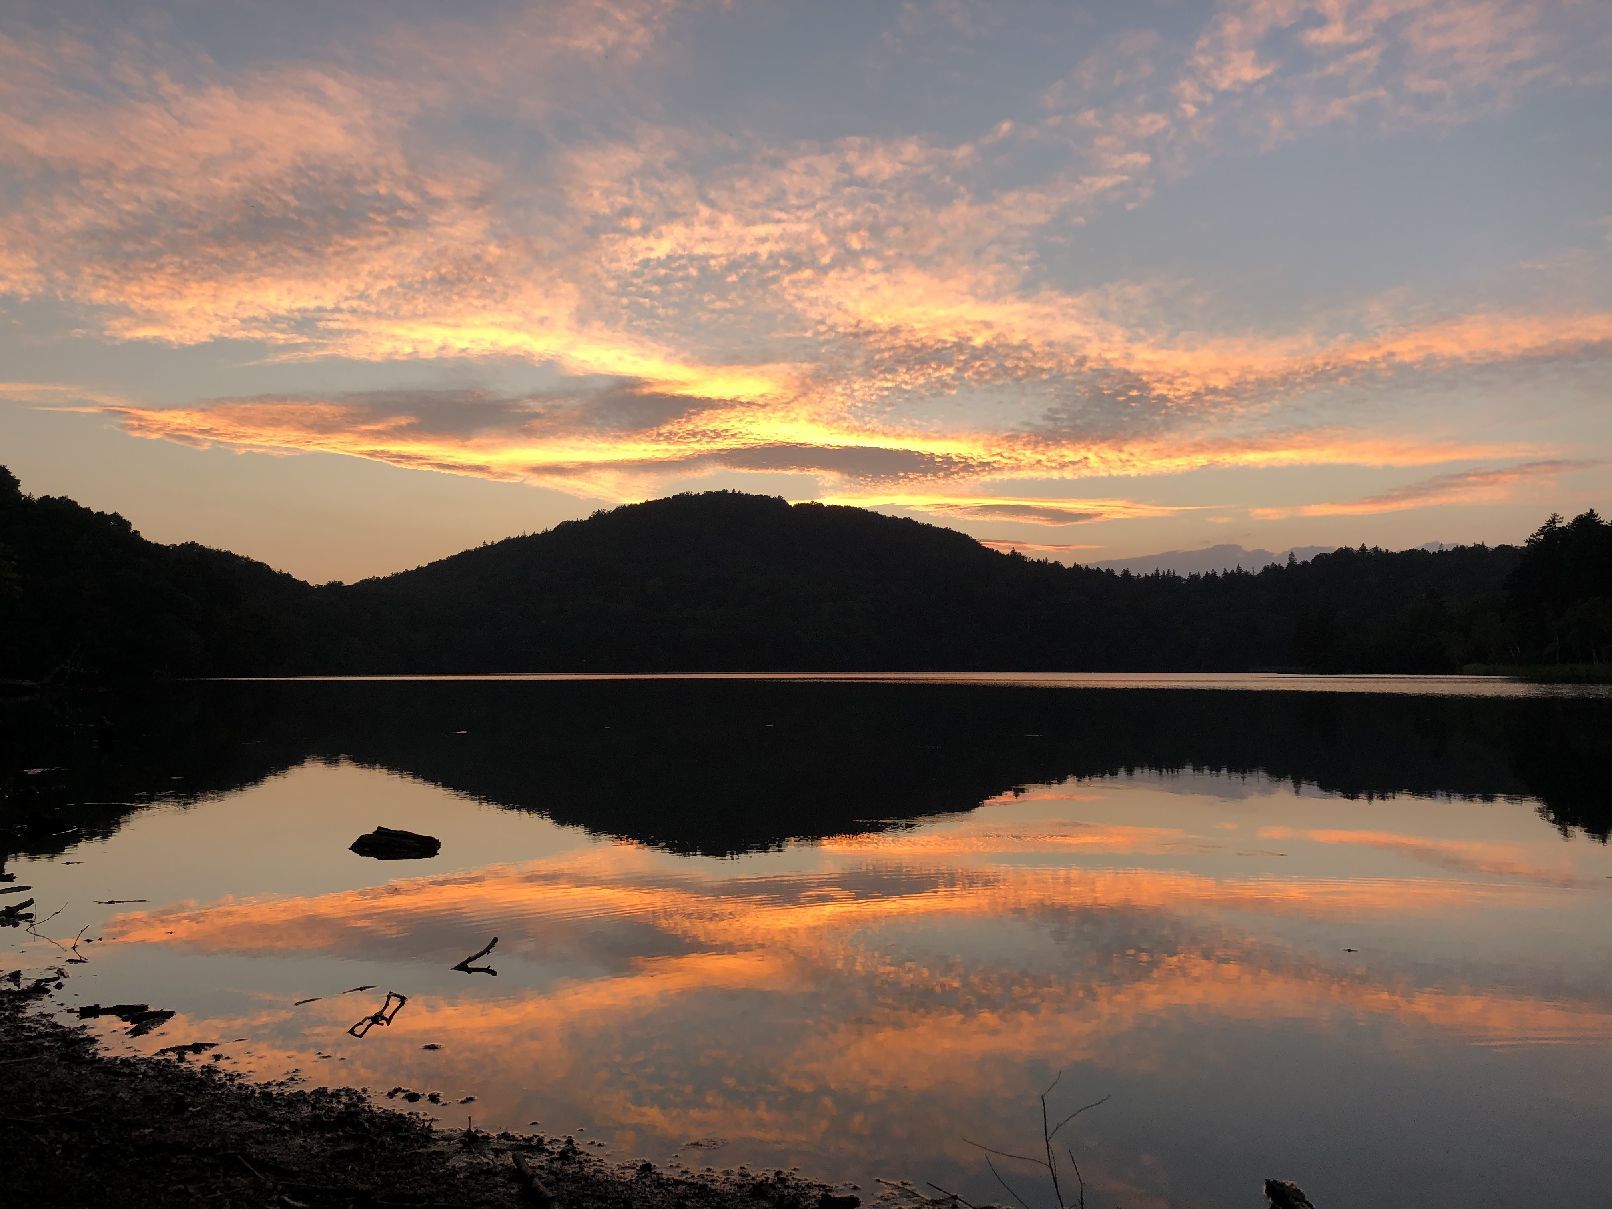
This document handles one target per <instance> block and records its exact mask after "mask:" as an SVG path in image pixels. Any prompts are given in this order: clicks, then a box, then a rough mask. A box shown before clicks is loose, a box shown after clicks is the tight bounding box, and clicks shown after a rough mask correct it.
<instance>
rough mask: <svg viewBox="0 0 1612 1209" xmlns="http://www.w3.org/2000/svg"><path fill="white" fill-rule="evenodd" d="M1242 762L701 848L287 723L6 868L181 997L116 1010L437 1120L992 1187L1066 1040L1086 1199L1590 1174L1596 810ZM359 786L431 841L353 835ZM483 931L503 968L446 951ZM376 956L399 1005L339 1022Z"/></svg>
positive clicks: (1599, 872) (1435, 1185)
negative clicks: (77, 843)
mask: <svg viewBox="0 0 1612 1209" xmlns="http://www.w3.org/2000/svg"><path fill="white" fill-rule="evenodd" d="M1234 786H1235V787H1236V790H1237V791H1236V792H1231V793H1227V792H1225V791H1226V790H1228V789H1231V788H1233V787H1234ZM1245 788H1246V783H1244V782H1241V781H1239V782H1231V781H1229V780H1227V779H1224V778H1219V777H1214V776H1209V775H1190V776H1184V777H1169V778H1161V777H1153V776H1141V777H1134V778H1116V779H1092V780H1087V781H1083V782H1080V783H1069V784H1066V785H1063V786H1038V787H1031V788H1030V789H1029V790H1027V791H1026V792H1024V793H1022V794H1017V795H1012V794H1010V795H1004V796H1002V797H1001V798H999V799H994V800H992V801H990V802H987V803H986V804H985V805H984V806H982V807H981V808H980V809H979V810H977V811H974V812H972V813H970V814H968V815H965V816H961V817H956V818H949V819H946V820H942V821H938V822H930V823H926V824H923V825H920V826H917V827H914V828H912V829H910V830H905V831H897V832H886V833H879V834H873V835H860V836H847V837H842V838H836V839H830V840H827V841H823V842H821V843H815V844H804V843H802V844H793V845H790V846H787V847H785V848H783V849H782V850H779V851H776V852H768V853H758V854H753V855H748V856H745V857H742V858H738V859H733V860H718V859H709V858H687V857H677V856H673V855H669V854H666V853H662V852H658V851H655V850H651V849H646V848H642V847H638V846H635V845H631V844H615V843H605V842H599V841H595V840H592V839H590V838H588V837H587V836H586V835H585V834H584V833H582V832H579V831H575V830H570V829H565V828H560V827H556V826H554V825H552V824H549V823H547V822H545V821H543V820H542V819H539V818H534V817H531V816H524V815H516V814H511V813H507V812H502V811H498V810H493V809H489V808H487V807H485V806H481V805H479V804H476V803H473V802H470V801H466V800H464V799H459V798H455V797H451V796H449V795H447V794H444V793H442V792H441V791H439V790H436V789H434V788H431V787H428V786H424V785H421V784H419V783H415V782H411V781H407V780H404V779H401V778H398V777H396V776H394V775H391V774H386V773H381V772H377V771H373V770H368V769H363V768H359V767H355V766H352V765H349V764H335V765H330V764H319V763H310V764H306V765H303V766H301V767H299V768H297V769H294V770H292V771H291V772H289V773H287V774H285V775H283V776H281V777H278V778H275V779H273V780H271V781H268V782H265V783H263V784H261V785H258V786H255V787H253V788H251V789H248V790H245V791H242V792H240V793H237V794H234V795H230V796H228V797H225V798H222V799H220V800H216V801H212V802H207V803H204V804H201V805H197V806H193V807H191V808H189V809H186V810H176V809H157V810H152V811H149V812H146V813H144V814H140V815H136V816H134V817H133V818H132V819H131V820H130V821H129V823H128V824H127V825H126V827H125V828H124V829H123V830H122V831H121V832H119V833H118V834H117V835H116V836H115V837H113V838H112V839H111V840H110V841H108V842H106V843H104V844H99V845H89V846H84V847H81V848H80V849H77V850H75V851H74V852H72V853H70V854H69V855H68V858H67V859H75V860H81V861H83V863H82V864H80V865H72V866H70V865H66V864H64V863H62V862H60V861H35V862H24V863H23V864H22V865H20V866H19V867H18V868H19V872H20V874H21V875H22V878H23V880H25V881H26V882H28V883H30V884H32V885H33V886H34V887H35V893H36V895H37V896H38V897H39V899H40V901H41V902H42V903H51V902H53V901H58V900H67V901H68V902H69V903H70V906H69V908H68V910H67V911H66V912H64V913H63V915H62V916H61V917H60V918H59V920H58V922H57V924H56V925H55V928H56V929H59V930H62V931H64V932H66V933H68V934H70V933H71V932H72V931H74V930H76V928H77V927H78V925H79V924H81V923H84V922H87V921H92V920H97V919H98V920H99V922H97V923H96V924H95V927H93V928H92V929H91V931H90V933H89V935H92V936H94V935H104V936H105V937H106V939H105V941H103V942H101V943H99V944H97V945H94V946H91V948H90V949H89V952H90V954H91V956H92V959H93V960H92V962H91V964H89V965H87V966H82V967H78V968H77V972H76V973H75V975H74V978H73V979H72V981H71V982H70V983H69V993H70V994H71V995H72V996H75V997H77V998H78V999H79V1000H80V1001H91V1000H96V1001H100V1002H112V1001H129V1000H135V1001H149V1002H151V1003H153V1004H154V1005H156V1004H160V1005H162V1006H167V1007H174V1008H178V1009H180V1011H181V1013H182V1015H181V1017H180V1019H179V1020H177V1021H176V1022H175V1023H174V1024H172V1025H170V1026H169V1027H168V1028H167V1029H166V1030H164V1031H163V1032H162V1033H160V1034H158V1035H157V1036H155V1037H153V1038H150V1039H147V1040H146V1041H145V1042H142V1043H141V1045H142V1047H143V1048H145V1049H148V1050H149V1049H153V1048H156V1047H157V1046H159V1045H163V1044H173V1043H175V1042H178V1041H189V1040H215V1039H217V1040H226V1041H227V1040H228V1039H230V1038H235V1037H243V1038H246V1039H247V1040H246V1041H244V1042H242V1043H239V1044H236V1045H231V1046H227V1047H226V1052H227V1053H229V1054H230V1060H231V1062H233V1063H235V1064H238V1065H242V1066H245V1067H249V1068H252V1069H255V1070H257V1071H259V1072H260V1073H263V1074H266V1075H273V1074H278V1073H281V1072H283V1071H284V1070H285V1069H287V1068H288V1067H291V1066H296V1067H299V1068H300V1069H302V1070H303V1071H304V1072H305V1073H306V1075H307V1076H308V1077H309V1078H310V1079H313V1080H319V1081H330V1082H336V1081H341V1082H352V1083H359V1084H365V1085H368V1086H371V1087H374V1088H377V1089H379V1090H381V1091H384V1090H385V1089H386V1088H389V1087H391V1086H394V1085H397V1084H402V1085H405V1086H411V1087H415V1088H418V1089H420V1090H439V1091H441V1092H443V1093H444V1095H445V1097H447V1098H448V1099H449V1100H450V1101H451V1100H455V1099H457V1098H458V1097H460V1096H463V1095H468V1094H473V1095H475V1096H476V1097H477V1100H476V1103H475V1104H474V1106H472V1108H470V1109H467V1110H460V1109H452V1110H444V1112H446V1113H447V1117H448V1119H454V1118H453V1113H455V1112H459V1111H473V1112H474V1114H475V1117H476V1120H477V1122H478V1123H482V1124H488V1125H501V1126H521V1125H524V1124H525V1123H526V1122H527V1121H530V1120H534V1119H540V1120H541V1121H542V1122H543V1125H544V1127H545V1128H547V1129H550V1130H555V1131H559V1132H566V1131H570V1130H573V1129H577V1128H581V1127H586V1128H587V1130H588V1134H587V1136H592V1137H599V1138H601V1139H604V1140H606V1141H608V1142H609V1143H610V1144H611V1145H612V1147H613V1148H614V1149H615V1151H616V1153H618V1154H620V1155H621V1157H623V1158H629V1157H633V1156H635V1155H638V1154H647V1155H651V1156H653V1157H656V1158H663V1157H666V1156H667V1155H668V1154H669V1152H670V1151H671V1150H672V1149H673V1148H674V1147H678V1146H681V1145H683V1144H685V1143H688V1142H691V1141H695V1140H700V1139H707V1138H719V1139H725V1140H726V1144H725V1145H724V1146H723V1147H721V1148H720V1149H717V1150H715V1151H709V1150H693V1151H684V1152H683V1156H684V1158H685V1159H687V1161H689V1162H690V1163H692V1164H693V1165H695V1166H700V1165H704V1164H705V1163H715V1164H716V1165H718V1166H733V1165H736V1164H738V1163H741V1162H747V1163H754V1164H759V1165H770V1166H777V1165H783V1166H789V1165H793V1164H795V1163H797V1162H798V1163H800V1164H801V1165H802V1166H803V1167H805V1168H806V1169H808V1170H809V1171H813V1172H817V1173H821V1174H825V1175H831V1176H847V1177H851V1178H857V1179H860V1180H862V1181H863V1182H864V1183H867V1182H868V1181H870V1180H871V1178H872V1177H873V1176H875V1175H882V1176H887V1177H891V1178H899V1177H911V1178H915V1179H918V1180H920V1181H921V1180H924V1179H935V1180H937V1182H940V1183H947V1182H948V1181H949V1180H951V1181H956V1182H958V1183H961V1184H962V1185H963V1186H964V1190H965V1192H972V1193H973V1194H975V1195H976V1196H977V1197H979V1198H989V1197H990V1196H991V1195H992V1193H991V1184H990V1179H989V1176H988V1174H986V1173H984V1171H983V1168H982V1167H981V1166H980V1164H979V1163H978V1161H977V1155H976V1154H974V1153H972V1152H971V1151H970V1150H969V1148H968V1147H966V1146H964V1145H963V1144H962V1143H961V1142H960V1140H959V1139H960V1137H962V1136H968V1137H974V1138H982V1139H984V1140H988V1141H991V1142H993V1143H995V1144H999V1145H1006V1146H1007V1147H1008V1148H1009V1149H1014V1148H1015V1147H1016V1146H1019V1145H1022V1144H1023V1143H1024V1141H1025V1140H1027V1139H1030V1138H1033V1136H1034V1133H1033V1129H1034V1121H1033V1119H1032V1115H1031V1112H1030V1109H1031V1107H1032V1105H1033V1099H1034V1097H1033V1093H1034V1092H1035V1091H1036V1090H1038V1089H1039V1088H1040V1087H1041V1086H1043V1085H1044V1084H1045V1083H1046V1082H1047V1081H1048V1080H1050V1078H1051V1076H1052V1074H1053V1073H1055V1072H1056V1071H1057V1070H1058V1069H1059V1068H1064V1067H1067V1068H1069V1073H1068V1074H1066V1075H1065V1078H1064V1083H1065V1086H1066V1088H1067V1089H1068V1094H1069V1095H1070V1096H1071V1097H1074V1098H1075V1099H1074V1100H1073V1103H1080V1102H1084V1100H1085V1099H1091V1098H1095V1096H1096V1095H1099V1094H1102V1093H1104V1092H1113V1093H1114V1097H1115V1098H1114V1100H1113V1101H1112V1102H1111V1103H1110V1104H1108V1105H1105V1106H1104V1107H1103V1109H1101V1110H1099V1111H1098V1112H1096V1113H1093V1114H1087V1116H1086V1117H1082V1118H1081V1127H1080V1129H1079V1130H1078V1131H1077V1133H1076V1136H1075V1139H1074V1140H1075V1142H1076V1144H1077V1147H1078V1149H1079V1150H1080V1152H1081V1154H1082V1158H1083V1170H1084V1171H1085V1172H1086V1175H1087V1177H1088V1180H1090V1181H1092V1182H1094V1183H1095V1184H1096V1185H1097V1186H1098V1188H1099V1189H1100V1190H1101V1191H1102V1193H1103V1195H1104V1196H1105V1197H1106V1198H1107V1199H1108V1200H1109V1201H1113V1200H1115V1199H1119V1200H1121V1202H1122V1203H1124V1204H1127V1205H1164V1204H1170V1203H1192V1204H1197V1203H1228V1204H1230V1203H1241V1200H1243V1199H1247V1196H1246V1194H1247V1190H1248V1189H1249V1188H1250V1187H1253V1188H1257V1184H1256V1183H1255V1182H1254V1181H1256V1180H1257V1179H1258V1178H1261V1177H1262V1176H1264V1175H1266V1174H1273V1173H1278V1172H1279V1173H1281V1174H1285V1175H1290V1176H1293V1177H1294V1178H1298V1179H1299V1180H1300V1182H1301V1183H1303V1184H1305V1186H1306V1187H1311V1186H1312V1185H1314V1186H1316V1187H1320V1188H1325V1189H1327V1190H1328V1191H1329V1193H1330V1196H1329V1197H1328V1199H1329V1200H1335V1201H1337V1202H1339V1203H1355V1204H1367V1203H1390V1202H1391V1201H1395V1200H1398V1199H1402V1198H1406V1197H1412V1196H1421V1197H1423V1198H1424V1200H1423V1202H1422V1203H1426V1204H1429V1205H1444V1204H1448V1205H1457V1204H1465V1203H1471V1198H1472V1197H1473V1196H1475V1195H1477V1193H1478V1192H1479V1191H1480V1190H1482V1191H1483V1192H1484V1194H1485V1195H1489V1194H1493V1195H1495V1196H1513V1197H1518V1198H1520V1197H1521V1196H1522V1195H1523V1193H1524V1191H1525V1190H1532V1192H1533V1193H1538V1192H1540V1191H1545V1190H1549V1191H1551V1192H1555V1193H1559V1194H1560V1195H1562V1196H1563V1197H1564V1198H1566V1199H1571V1197H1572V1196H1573V1195H1578V1196H1580V1197H1586V1196H1588V1193H1589V1191H1590V1190H1591V1189H1593V1188H1598V1187H1599V1186H1600V1182H1599V1174H1598V1173H1597V1172H1595V1171H1594V1170H1593V1166H1594V1164H1595V1159H1594V1158H1593V1153H1594V1147H1590V1146H1586V1145H1585V1139H1586V1138H1588V1137H1591V1136H1599V1134H1600V1133H1602V1132H1604V1130H1605V1128H1606V1126H1607V1125H1608V1124H1612V1096H1609V1094H1608V1091H1607V1089H1608V1088H1609V1087H1612V1078H1609V1076H1612V1063H1609V1062H1608V1056H1609V1054H1612V998H1609V991H1612V983H1609V975H1608V970H1609V969H1612V960H1609V959H1612V940H1609V938H1608V936H1607V933H1606V929H1605V927H1604V919H1605V914H1606V908H1607V905H1608V897H1609V895H1612V880H1609V879H1608V875H1609V873H1612V859H1609V856H1608V852H1607V850H1606V848H1604V847H1603V846H1601V845H1597V844H1594V843H1593V842H1590V841H1587V840H1584V839H1582V838H1579V839H1574V840H1571V841H1564V840H1562V839H1561V838H1560V836H1559V835H1558V834H1557V833H1556V832H1555V831H1553V830H1552V829H1550V828H1549V827H1547V826H1546V825H1544V824H1543V823H1541V822H1540V821H1539V820H1538V819H1537V818H1536V817H1535V816H1534V814H1533V811H1532V809H1531V807H1530V806H1529V805H1528V804H1526V803H1496V804H1488V805H1484V804H1475V803H1463V802H1447V801H1422V800H1407V799H1399V800H1395V801H1388V802H1360V801H1344V800H1339V799H1335V798H1330V797H1326V796H1323V795H1320V794H1317V793H1314V792H1307V793H1305V794H1303V795H1302V796H1300V795H1295V794H1294V793H1292V792H1291V791H1290V790H1288V789H1286V788H1284V787H1283V786H1281V785H1280V784H1277V783H1272V782H1269V781H1263V782H1261V783H1260V784H1259V789H1260V792H1257V793H1246V792H1243V790H1244V789H1245ZM382 821H384V822H386V823H387V824H388V825H391V826H403V827H413V828H417V829H427V830H430V831H431V832H432V833H433V834H437V835H439V836H441V837H442V838H443V840H444V850H443V856H442V857H441V858H440V859H439V860H438V861H435V862H431V863H430V864H427V865H415V864H396V865H392V864H378V863H374V862H367V861H363V860H361V859H359V858H357V857H354V856H352V855H351V854H349V853H347V852H346V851H345V846H346V844H347V843H348V842H350V840H351V838H352V837H353V835H355V834H357V833H358V832H359V831H362V830H367V829H368V828H369V827H371V826H373V825H374V824H375V823H377V822H382ZM96 897H100V898H133V897H140V898H149V899H150V900H151V902H150V903H149V904H130V905H123V906H116V907H110V908H105V909H103V910H102V913H101V915H99V916H92V915H90V914H89V913H88V912H90V911H91V910H95V908H91V907H90V906H89V905H88V900H90V899H92V898H96ZM493 935H496V936H498V938H499V943H498V946H497V948H496V949H495V950H494V952H493V953H492V954H491V955H490V956H489V958H488V959H487V961H488V963H489V964H491V965H492V966H494V967H495V968H496V969H497V970H498V971H499V974H498V976H497V977H496V978H492V977H487V976H484V975H476V976H469V977H467V976H466V975H463V974H458V973H455V972H453V971H452V970H451V969H450V968H449V967H451V965H452V964H453V963H454V962H455V961H457V960H459V959H460V958H462V957H464V956H465V955H466V954H468V953H470V952H472V951H474V950H475V949H477V948H479V947H480V946H481V945H482V944H483V943H484V942H485V941H486V940H487V939H488V938H489V937H491V936H493ZM38 949H39V947H38V946H35V951H34V953H33V955H32V956H31V957H30V960H35V961H37V960H42V959H43V956H44V955H43V953H41V952H39V951H38ZM1346 949H1356V950H1358V952H1353V953H1351V952H1346V951H1345V950H1346ZM364 983H373V984H376V986H377V990H376V992H374V993H373V995H372V994H369V993H361V994H346V995H343V994H338V992H341V991H343V990H345V989H346V988H348V987H353V986H356V985H359V984H364ZM386 989H394V990H398V991H402V992H404V993H406V994H407V995H409V997H410V1001H409V1004H408V1006H407V1007H406V1008H405V1009H404V1011H403V1012H402V1013H401V1014H400V1015H399V1017H398V1020H397V1023H396V1025H395V1026H393V1027H392V1028H391V1029H388V1030H376V1031H375V1032H372V1033H371V1034H370V1036H369V1037H368V1038H366V1039H365V1040H363V1041H362V1042H357V1041H353V1040H352V1039H350V1038H348V1037H346V1036H345V1035H344V1032H343V1030H345V1029H346V1027H347V1026H348V1025H350V1024H352V1023H353V1021H354V1020H356V1019H358V1018H359V1017H360V1016H361V1015H363V1014H364V1013H365V1012H368V1011H372V1010H373V1009H374V1007H375V1006H376V1005H377V1004H378V1003H379V997H380V994H381V992H383V991H384V990H386ZM314 995H321V996H324V998H321V999H319V1000H318V1001H317V1002H314V1003H309V1004H305V1005H302V1006H293V1003H294V1001H295V1000H298V999H302V998H305V997H308V996H314ZM371 999H373V1000H374V1002H371V1001H370V1000H371ZM427 1042H433V1043H437V1044H440V1045H442V1046H443V1049H442V1050H441V1051H440V1052H426V1051H423V1050H422V1049H421V1048H420V1047H421V1046H422V1045H424V1044H426V1043H427ZM318 1054H326V1055H330V1056H329V1057H328V1058H321V1057H318V1056H317V1055H318ZM1088 1093H1090V1094H1088ZM1495 1153H1505V1154H1506V1155H1507V1156H1508V1158H1507V1162H1506V1163H1505V1164H1504V1166H1503V1169H1502V1170H1499V1171H1497V1170H1495V1165H1494V1164H1493V1163H1492V1162H1491V1161H1490V1159H1491V1158H1492V1155H1493V1154H1495ZM1601 1174H1604V1173H1601ZM948 1186H951V1185H950V1184H948ZM1313 1191H1314V1189H1313V1188H1312V1192H1313ZM1239 1198H1241V1199H1239ZM1586 1203H1588V1202H1586Z"/></svg>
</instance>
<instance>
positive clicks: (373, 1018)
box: [347, 991, 409, 1037]
mask: <svg viewBox="0 0 1612 1209" xmlns="http://www.w3.org/2000/svg"><path fill="white" fill-rule="evenodd" d="M393 1000H396V1002H395V1003H394V1002H393ZM408 1001H409V999H408V996H407V995H399V994H398V993H397V992H396V991H387V992H386V1002H385V1003H383V1004H381V1006H380V1007H379V1009H377V1010H376V1011H373V1012H371V1013H370V1014H369V1015H368V1016H364V1017H362V1018H361V1019H359V1020H358V1021H356V1022H355V1023H354V1024H353V1027H352V1028H350V1029H348V1030H347V1033H348V1035H349V1036H351V1037H363V1036H365V1035H366V1034H368V1032H369V1030H370V1029H372V1028H374V1027H376V1026H377V1025H380V1026H381V1027H383V1028H384V1027H385V1026H386V1025H388V1024H391V1023H392V1021H393V1020H395V1019H397V1014H398V1013H399V1012H400V1011H402V1010H403V1005H404V1004H405V1003H407V1002H408Z"/></svg>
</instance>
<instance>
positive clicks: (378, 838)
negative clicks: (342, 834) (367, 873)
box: [350, 827, 442, 861]
mask: <svg viewBox="0 0 1612 1209" xmlns="http://www.w3.org/2000/svg"><path fill="white" fill-rule="evenodd" d="M350 851H353V852H356V853H358V855H359V856H370V857H374V858H375V859H376V860H378V861H408V860H419V859H422V858H424V857H431V856H435V855H436V854H437V853H438V852H441V851H442V841H441V840H439V839H437V837H436V836H434V835H420V834H419V833H418V832H414V831H399V830H397V829H395V828H392V827H377V828H375V830H374V831H371V832H370V833H369V834H368V835H361V836H359V837H358V838H357V839H356V840H354V841H353V842H352V844H351V845H350Z"/></svg>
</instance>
